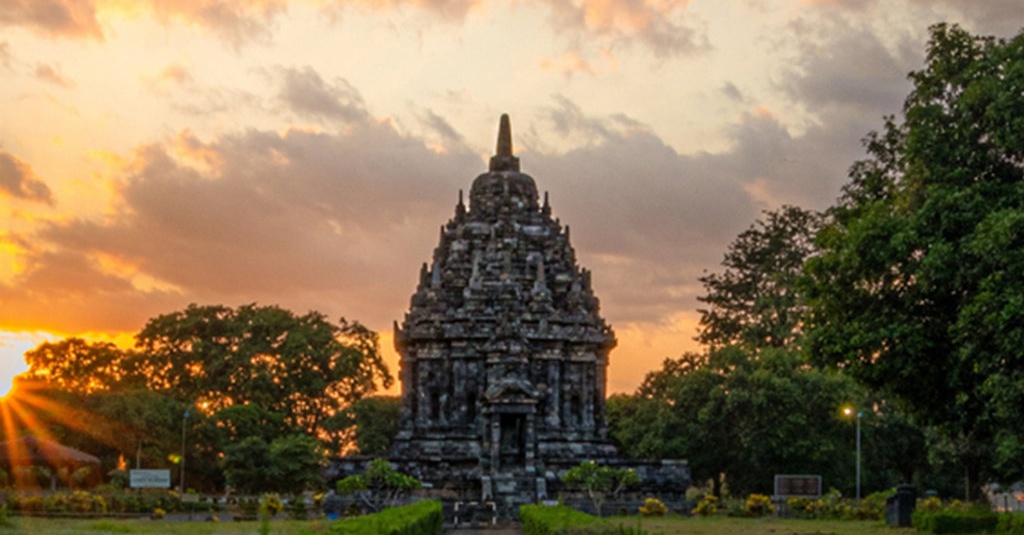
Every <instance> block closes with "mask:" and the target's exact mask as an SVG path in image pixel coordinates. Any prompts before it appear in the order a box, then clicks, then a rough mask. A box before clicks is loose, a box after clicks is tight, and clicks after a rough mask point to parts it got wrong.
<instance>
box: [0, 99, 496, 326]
mask: <svg viewBox="0 0 1024 535" xmlns="http://www.w3.org/2000/svg"><path fill="white" fill-rule="evenodd" d="M480 167H481V162H480V160H479V158H478V157H477V156H476V155H475V154H472V153H469V152H467V151H459V152H456V151H450V152H447V153H444V154H439V153H437V152H435V151H432V150H430V149H429V148H428V147H427V146H425V144H424V143H422V141H421V140H418V139H415V138H409V137H406V136H403V135H402V134H400V133H398V132H397V131H396V130H395V129H394V128H392V127H391V126H390V125H389V123H386V122H378V121H375V120H369V119H367V120H364V121H361V122H357V123H354V124H352V125H350V127H349V128H347V129H346V131H345V133H344V134H325V133H316V132H308V131H298V130H292V131H287V132H283V133H277V132H268V131H257V130H248V131H246V132H243V133H238V134H235V135H231V136H225V137H222V138H218V139H215V140H212V141H206V142H204V141H202V140H200V139H197V138H195V136H193V135H192V134H190V133H187V132H185V133H182V134H181V135H179V136H178V137H177V138H175V139H173V140H168V141H166V142H161V143H155V144H150V145H145V146H141V147H139V148H138V149H137V150H136V152H135V154H134V156H133V157H132V158H131V161H130V163H128V164H126V165H125V167H124V169H123V170H122V173H121V174H122V177H123V179H122V184H121V185H120V187H119V188H118V191H119V192H120V195H121V199H120V201H119V202H118V203H116V204H117V205H118V206H119V208H118V209H117V210H116V211H115V212H114V213H112V214H109V215H108V216H107V217H106V218H105V219H103V220H85V219H75V220H70V221H66V222H57V223H51V224H49V225H48V226H46V227H44V228H42V229H40V230H39V232H38V233H37V234H36V235H34V236H33V237H32V239H33V240H34V241H36V242H38V243H40V244H42V246H41V247H40V248H39V249H38V250H36V251H34V252H32V253H30V254H29V255H28V257H29V258H28V260H27V262H26V264H27V265H28V266H29V267H28V268H27V269H26V270H25V271H24V272H22V273H21V274H20V275H18V278H17V280H16V281H15V282H14V283H13V284H12V285H11V286H10V287H7V288H0V300H3V301H4V302H5V303H8V302H13V303H22V302H27V301H28V300H29V299H30V298H31V299H33V300H35V302H37V303H40V304H39V306H33V307H30V308H29V309H28V310H31V311H33V313H39V314H41V313H42V311H43V310H45V309H46V308H47V307H60V308H61V309H62V310H63V312H62V314H64V316H62V317H61V318H58V319H57V320H54V321H63V322H64V324H62V325H59V326H57V327H55V328H61V329H65V330H71V329H72V328H73V327H74V326H76V325H81V324H84V323H87V320H88V317H90V316H91V317H93V318H94V321H93V326H92V327H91V328H92V329H94V330H99V329H116V328H124V326H125V325H134V326H136V328H137V326H139V325H141V324H142V322H144V321H145V319H147V318H148V317H149V316H148V315H152V314H154V312H156V311H154V307H155V306H163V307H171V308H172V309H173V308H176V307H183V306H184V305H186V304H188V303H189V302H217V303H226V304H238V303H244V302H252V301H259V302H265V303H279V304H281V305H282V306H288V307H290V308H294V309H300V310H301V309H317V310H321V311H324V312H325V313H328V314H330V315H332V316H337V315H346V316H348V317H353V318H356V319H359V320H362V321H364V322H368V323H369V324H371V325H374V326H375V327H376V328H384V327H385V326H387V325H389V324H390V321H391V320H392V319H395V318H396V315H397V314H399V313H400V310H401V305H402V303H404V302H406V300H407V299H408V297H409V295H410V294H411V292H412V290H413V289H414V286H415V280H416V278H415V277H416V273H417V272H418V267H419V264H420V263H421V262H423V261H424V260H426V259H427V258H428V257H429V253H430V251H431V249H432V248H433V246H435V245H436V239H437V231H436V227H434V225H433V224H427V225H424V224H423V222H434V223H436V225H438V226H439V225H441V224H442V223H443V222H444V221H445V220H446V219H447V218H448V217H450V215H451V210H452V207H453V205H454V202H455V198H456V192H457V190H458V189H459V188H460V187H463V188H464V187H467V185H468V182H469V181H470V180H471V177H472V176H475V174H476V173H478V172H479V170H480ZM54 251H55V252H57V253H59V254H56V253H53V252H54ZM97 259H103V262H100V261H99V260H97ZM60 266H74V269H76V270H78V271H79V272H80V277H81V278H79V279H76V281H75V285H76V286H81V287H85V288H91V289H90V290H88V292H89V295H88V296H85V295H82V296H80V297H76V298H72V297H69V296H66V295H65V293H66V292H63V290H61V288H59V287H57V286H56V283H55V281H57V280H59V279H60V277H59V276H58V275H60V274H63V273H64V272H63V271H60V269H61V267H60ZM111 266H120V267H119V268H117V269H114V268H112V267H111ZM150 300H152V301H153V302H154V303H156V305H153V304H149V303H150ZM79 301H80V302H79ZM135 302H137V303H140V304H141V303H147V305H146V306H131V303H135ZM86 303H88V305H86ZM2 308H3V310H2V311H0V323H4V324H7V323H9V322H11V321H16V318H13V316H12V315H14V314H16V313H17V314H20V313H21V312H16V311H18V310H19V309H18V307H13V308H12V307H8V306H6V305H5V306H4V307H2ZM166 310H167V309H166V308H165V309H164V310H163V311H166ZM147 314H148V315H147ZM45 317H46V316H45V315H40V316H37V318H45ZM17 321H21V320H17ZM47 321H49V320H47Z"/></svg>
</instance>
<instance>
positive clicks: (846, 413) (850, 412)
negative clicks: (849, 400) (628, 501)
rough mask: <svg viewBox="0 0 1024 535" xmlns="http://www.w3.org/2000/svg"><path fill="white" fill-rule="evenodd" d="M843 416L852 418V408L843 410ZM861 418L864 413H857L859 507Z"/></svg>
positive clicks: (858, 495)
mask: <svg viewBox="0 0 1024 535" xmlns="http://www.w3.org/2000/svg"><path fill="white" fill-rule="evenodd" d="M843 414H845V415H847V416H852V415H853V408H851V407H846V408H845V409H843ZM862 416H864V413H863V412H861V411H857V505H860V419H861V417H862Z"/></svg>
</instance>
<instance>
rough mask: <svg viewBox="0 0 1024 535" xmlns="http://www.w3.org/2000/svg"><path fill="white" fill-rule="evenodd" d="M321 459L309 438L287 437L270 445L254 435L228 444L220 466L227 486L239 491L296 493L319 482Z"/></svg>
mask: <svg viewBox="0 0 1024 535" xmlns="http://www.w3.org/2000/svg"><path fill="white" fill-rule="evenodd" d="M322 459H323V454H322V449H321V447H320V444H319V443H318V442H317V441H316V440H315V439H313V438H312V437H310V436H308V435H304V434H301V433H299V434H293V435H285V436H281V437H277V438H275V439H274V440H273V441H272V442H269V443H268V442H267V441H266V440H264V439H263V438H262V437H258V436H251V437H246V438H243V439H241V440H239V441H238V442H235V443H233V444H229V445H227V446H226V447H225V448H224V457H223V458H222V459H221V466H222V467H223V469H224V477H225V480H226V481H227V484H228V485H230V486H232V487H234V488H235V489H236V490H238V491H239V492H242V493H246V494H258V493H261V492H282V493H291V494H297V493H300V492H302V491H304V490H306V489H308V488H313V487H314V486H316V484H317V483H319V482H320V468H321V466H320V464H321V460H322Z"/></svg>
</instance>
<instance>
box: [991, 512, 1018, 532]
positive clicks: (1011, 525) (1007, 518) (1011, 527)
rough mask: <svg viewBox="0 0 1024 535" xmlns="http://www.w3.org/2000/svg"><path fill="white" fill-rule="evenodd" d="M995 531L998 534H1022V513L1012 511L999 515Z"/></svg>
mask: <svg viewBox="0 0 1024 535" xmlns="http://www.w3.org/2000/svg"><path fill="white" fill-rule="evenodd" d="M996 533H998V534H999V535H1024V515H1021V514H1014V513H1003V514H1001V515H999V523H998V524H996Z"/></svg>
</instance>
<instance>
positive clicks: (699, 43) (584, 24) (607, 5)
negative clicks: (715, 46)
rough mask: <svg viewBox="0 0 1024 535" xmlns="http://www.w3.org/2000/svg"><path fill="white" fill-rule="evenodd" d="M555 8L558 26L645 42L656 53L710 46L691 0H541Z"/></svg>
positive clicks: (622, 41)
mask: <svg viewBox="0 0 1024 535" xmlns="http://www.w3.org/2000/svg"><path fill="white" fill-rule="evenodd" d="M541 1H542V3H545V4H548V6H549V7H550V8H551V10H552V12H553V21H554V24H555V26H556V28H560V29H564V30H569V31H576V32H583V33H585V34H589V35H596V36H599V37H603V38H607V39H611V40H612V41H614V42H616V43H618V44H620V45H628V44H631V43H641V44H643V45H644V46H646V47H647V48H648V49H650V50H651V51H652V52H653V53H654V55H655V56H656V57H660V58H666V57H671V56H675V55H679V54H690V53H695V52H701V51H704V50H706V49H707V48H708V46H709V45H708V42H707V37H706V35H705V33H704V29H703V27H702V26H701V24H699V23H697V22H696V21H694V20H690V18H688V17H687V13H686V11H687V8H688V7H689V1H687V0H573V1H569V2H564V1H560V0H541Z"/></svg>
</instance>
